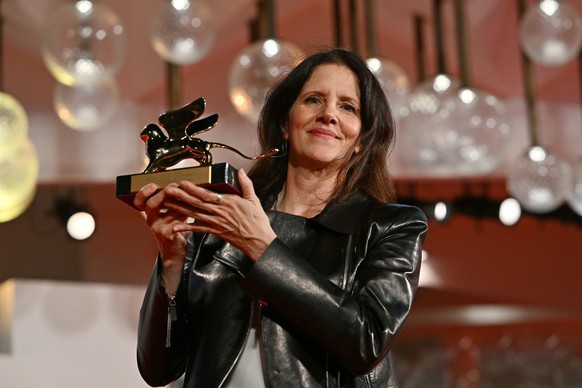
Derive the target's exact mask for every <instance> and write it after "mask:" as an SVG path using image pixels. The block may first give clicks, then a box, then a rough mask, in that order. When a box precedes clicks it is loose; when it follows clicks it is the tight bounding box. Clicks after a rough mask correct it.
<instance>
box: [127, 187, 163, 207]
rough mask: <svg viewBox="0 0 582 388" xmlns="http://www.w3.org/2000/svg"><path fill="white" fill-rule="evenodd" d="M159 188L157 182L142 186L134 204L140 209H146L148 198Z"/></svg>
mask: <svg viewBox="0 0 582 388" xmlns="http://www.w3.org/2000/svg"><path fill="white" fill-rule="evenodd" d="M156 190H158V186H156V184H155V183H150V184H148V185H145V186H144V187H142V188H141V189H140V190H139V191H138V192H137V193H136V195H135V198H134V199H133V205H134V206H135V207H136V208H138V209H139V210H142V211H144V210H145V207H146V202H147V200H148V199H149V198H150V197H151V196H152V195H153V194H154V193H155V192H156Z"/></svg>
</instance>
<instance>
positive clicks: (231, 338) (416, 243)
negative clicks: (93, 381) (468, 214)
mask: <svg viewBox="0 0 582 388" xmlns="http://www.w3.org/2000/svg"><path fill="white" fill-rule="evenodd" d="M392 139H393V120H392V117H391V114H390V109H389V106H388V103H387V101H386V98H385V96H384V93H383V91H382V88H381V87H380V85H379V83H378V82H377V80H376V78H375V76H374V75H373V74H372V73H371V72H370V71H369V70H368V68H367V67H366V64H365V63H364V62H363V61H362V60H361V59H360V58H359V57H358V56H356V55H355V54H353V53H351V52H349V51H347V50H344V49H332V50H330V51H326V52H322V53H318V54H315V55H312V56H310V57H308V58H307V59H305V60H304V61H303V62H302V63H301V64H299V65H298V66H297V67H296V68H295V69H294V70H293V71H292V72H291V73H290V74H289V75H288V76H287V77H286V78H285V79H284V80H283V81H281V83H279V84H278V85H277V86H276V87H275V88H274V89H273V90H272V91H271V93H270V94H269V96H268V98H267V101H266V102H265V106H264V108H263V112H262V116H261V120H260V122H259V140H260V144H261V147H262V149H263V150H267V149H271V148H274V147H281V144H284V148H287V150H288V151H287V153H286V155H285V157H280V158H267V159H262V160H260V161H258V162H257V163H256V164H255V165H254V166H253V168H252V169H251V170H250V172H249V175H248V176H247V175H246V174H245V172H244V171H243V170H240V171H239V175H238V178H239V183H240V185H241V188H242V196H240V197H239V196H236V195H220V194H216V193H213V192H211V191H208V190H205V189H204V188H201V187H197V186H195V185H194V184H191V183H189V182H180V183H179V184H172V185H169V186H168V187H165V188H163V189H161V190H160V191H156V190H157V189H158V188H157V187H155V185H148V186H145V187H144V188H142V189H141V190H140V192H139V193H138V195H137V196H136V199H135V205H136V206H137V207H139V208H141V209H143V210H145V212H146V215H147V222H148V225H149V227H150V229H151V231H152V232H153V235H154V237H155V239H156V242H157V244H158V247H159V251H160V253H159V256H158V260H157V263H156V268H155V271H154V274H153V276H152V278H151V281H150V284H149V286H148V290H147V292H146V296H145V299H144V304H143V306H142V310H141V314H140V329H139V342H138V364H139V368H140V371H141V373H142V376H143V377H144V379H145V380H146V381H147V382H148V383H149V384H151V385H165V384H168V383H169V382H171V381H173V380H175V379H177V378H178V377H180V376H181V375H182V374H183V373H185V377H184V379H185V383H184V384H185V386H186V387H218V386H221V387H253V388H254V387H262V386H266V387H276V388H281V387H387V386H396V380H395V376H394V371H393V367H392V365H391V361H390V357H388V353H389V351H390V348H391V346H392V344H393V340H394V338H395V336H396V334H397V333H398V331H399V330H400V328H401V327H402V324H403V322H404V320H405V318H406V316H407V314H408V312H409V311H410V307H411V304H412V300H413V297H414V294H415V291H416V287H417V283H418V273H419V266H420V255H421V245H422V242H423V240H424V236H425V233H426V230H427V224H426V219H425V217H424V215H423V214H422V212H420V211H419V210H418V209H416V208H414V207H410V206H404V205H396V204H393V203H394V201H395V198H394V191H393V186H392V182H391V180H390V177H389V175H388V172H387V167H386V166H387V163H386V158H387V153H388V150H389V148H390V145H391V142H392ZM189 219H195V220H196V221H195V222H188V220H189Z"/></svg>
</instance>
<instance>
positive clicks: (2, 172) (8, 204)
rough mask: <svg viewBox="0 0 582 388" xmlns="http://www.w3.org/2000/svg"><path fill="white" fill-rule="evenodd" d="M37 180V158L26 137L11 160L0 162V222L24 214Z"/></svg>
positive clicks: (34, 191)
mask: <svg viewBox="0 0 582 388" xmlns="http://www.w3.org/2000/svg"><path fill="white" fill-rule="evenodd" d="M37 179H38V157H37V154H36V150H35V148H34V145H33V144H32V142H31V141H30V139H29V138H28V137H26V139H24V141H23V142H22V143H21V145H20V147H19V148H18V151H17V152H16V153H14V154H13V156H12V157H11V158H8V159H3V160H1V161H0V222H7V221H11V220H13V219H15V218H17V217H18V216H20V215H21V214H22V213H24V211H25V210H26V209H27V208H28V206H29V205H30V203H31V202H32V200H33V199H34V195H35V193H36V182H37Z"/></svg>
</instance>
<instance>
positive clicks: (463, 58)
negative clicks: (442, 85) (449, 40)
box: [455, 0, 471, 88]
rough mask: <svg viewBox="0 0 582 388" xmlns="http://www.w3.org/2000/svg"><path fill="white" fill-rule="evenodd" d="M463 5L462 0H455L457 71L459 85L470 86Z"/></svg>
mask: <svg viewBox="0 0 582 388" xmlns="http://www.w3.org/2000/svg"><path fill="white" fill-rule="evenodd" d="M465 21H466V17H465V7H464V0H455V24H456V26H457V45H458V55H459V72H460V78H461V87H465V88H467V87H469V86H470V82H471V81H470V76H469V60H468V58H469V55H468V51H467V30H466V28H465V27H466V26H465Z"/></svg>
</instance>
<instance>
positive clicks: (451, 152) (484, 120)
mask: <svg viewBox="0 0 582 388" xmlns="http://www.w3.org/2000/svg"><path fill="white" fill-rule="evenodd" d="M436 121H437V124H436V126H437V128H440V129H441V136H442V138H441V140H442V144H443V147H442V148H441V150H442V151H443V152H444V153H443V155H444V158H445V159H446V161H447V165H449V166H450V167H451V168H452V169H453V170H454V171H455V172H456V173H457V174H460V175H465V176H472V175H482V174H487V173H490V172H492V171H494V170H495V169H496V168H497V167H498V166H499V165H500V164H501V162H502V161H503V160H504V158H505V155H506V151H507V144H508V138H509V125H508V123H507V120H506V117H505V106H504V104H503V103H502V102H501V101H500V100H499V99H498V98H496V97H495V96H492V95H491V94H488V93H485V92H482V91H478V90H475V89H472V88H461V89H459V90H458V91H457V92H456V93H454V94H453V95H452V96H450V97H449V98H447V99H446V100H444V101H443V103H442V106H441V109H440V110H439V111H438V112H437V115H436Z"/></svg>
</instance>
